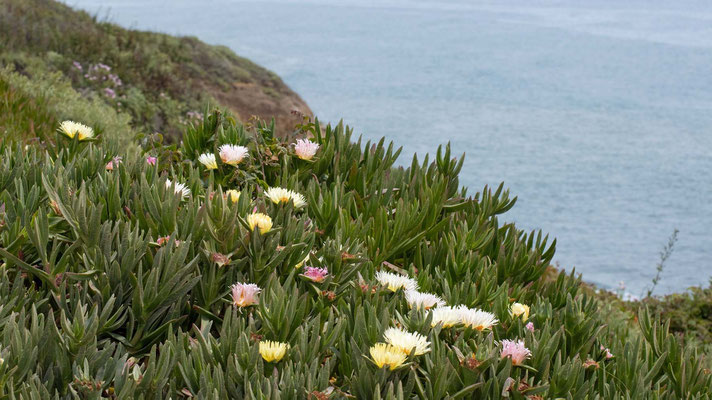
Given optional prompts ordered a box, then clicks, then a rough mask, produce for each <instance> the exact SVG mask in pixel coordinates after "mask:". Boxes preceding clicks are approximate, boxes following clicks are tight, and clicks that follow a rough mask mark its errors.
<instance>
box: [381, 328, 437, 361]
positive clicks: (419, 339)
mask: <svg viewBox="0 0 712 400" xmlns="http://www.w3.org/2000/svg"><path fill="white" fill-rule="evenodd" d="M383 338H384V339H385V340H386V342H387V343H388V344H390V345H392V346H395V347H396V348H397V349H399V350H400V351H402V352H403V353H405V354H410V352H411V350H415V352H414V353H413V354H415V355H416V356H419V355H421V354H425V353H427V352H429V351H430V342H428V338H426V337H425V336H423V335H421V334H419V333H418V332H408V331H406V330H405V329H402V328H388V329H386V331H385V332H383Z"/></svg>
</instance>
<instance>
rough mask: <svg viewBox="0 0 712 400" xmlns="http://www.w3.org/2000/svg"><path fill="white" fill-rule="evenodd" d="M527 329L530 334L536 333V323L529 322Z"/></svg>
mask: <svg viewBox="0 0 712 400" xmlns="http://www.w3.org/2000/svg"><path fill="white" fill-rule="evenodd" d="M525 328H527V329H528V330H529V332H534V323H533V322H529V323H528V324H527V325H526V326H525Z"/></svg>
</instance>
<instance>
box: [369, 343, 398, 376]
mask: <svg viewBox="0 0 712 400" xmlns="http://www.w3.org/2000/svg"><path fill="white" fill-rule="evenodd" d="M370 353H371V358H372V359H373V362H374V363H375V364H376V365H377V366H378V368H383V367H384V366H385V367H388V368H390V370H391V371H392V370H394V369H396V368H398V367H400V366H401V365H403V363H404V362H405V360H406V358H407V356H406V354H405V353H403V352H402V351H401V350H400V349H398V348H397V347H396V346H393V345H390V344H387V343H376V344H375V345H373V346H371V349H370Z"/></svg>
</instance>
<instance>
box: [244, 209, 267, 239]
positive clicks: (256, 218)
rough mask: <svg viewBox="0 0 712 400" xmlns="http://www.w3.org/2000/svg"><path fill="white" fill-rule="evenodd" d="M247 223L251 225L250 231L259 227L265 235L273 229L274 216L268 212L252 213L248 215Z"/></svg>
mask: <svg viewBox="0 0 712 400" xmlns="http://www.w3.org/2000/svg"><path fill="white" fill-rule="evenodd" d="M247 224H248V225H249V226H250V232H253V231H254V230H255V228H259V229H260V233H261V234H263V235H264V234H265V233H267V232H269V231H270V230H271V229H272V218H270V216H269V215H267V214H262V213H252V214H250V215H248V216H247Z"/></svg>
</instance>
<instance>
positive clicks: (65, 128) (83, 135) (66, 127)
mask: <svg viewBox="0 0 712 400" xmlns="http://www.w3.org/2000/svg"><path fill="white" fill-rule="evenodd" d="M59 132H60V133H63V134H65V135H67V136H68V137H69V138H72V139H74V136H77V137H78V139H79V140H85V139H91V138H93V137H94V130H93V129H92V128H90V127H88V126H86V125H84V124H80V123H79V122H74V121H64V122H62V123H61V124H59Z"/></svg>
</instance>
